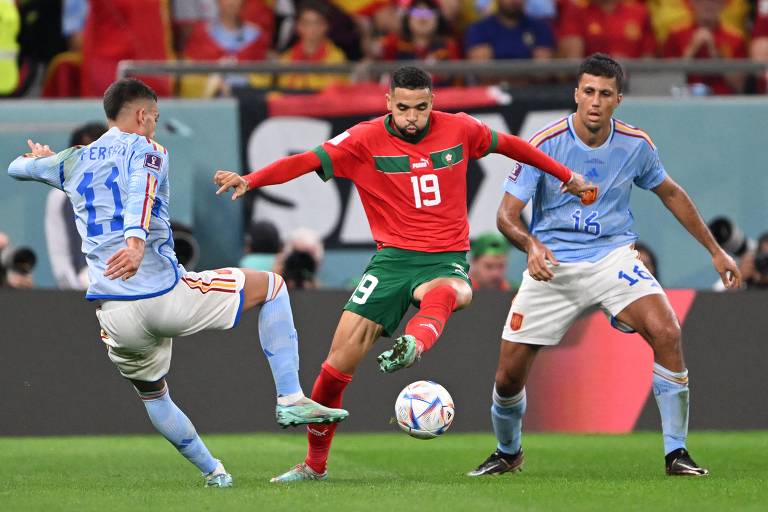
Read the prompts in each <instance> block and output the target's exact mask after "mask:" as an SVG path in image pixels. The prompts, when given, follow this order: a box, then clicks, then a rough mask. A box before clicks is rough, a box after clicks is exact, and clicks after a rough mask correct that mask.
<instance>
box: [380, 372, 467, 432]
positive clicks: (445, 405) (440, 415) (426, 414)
mask: <svg viewBox="0 0 768 512" xmlns="http://www.w3.org/2000/svg"><path fill="white" fill-rule="evenodd" d="M454 415H455V412H454V407H453V398H451V395H450V394H449V393H448V391H446V390H445V388H444V387H443V386H441V385H440V384H438V383H436V382H432V381H431V380H418V381H416V382H413V383H411V384H408V385H407V386H405V388H404V389H403V390H402V391H401V392H400V395H398V397H397V401H396V402H395V417H396V418H397V424H398V425H399V426H400V428H401V429H403V430H405V431H406V432H407V433H408V435H410V436H413V437H415V438H417V439H434V438H435V437H437V436H439V435H440V434H443V433H444V432H445V431H446V430H448V428H449V427H450V426H451V423H453V417H454Z"/></svg>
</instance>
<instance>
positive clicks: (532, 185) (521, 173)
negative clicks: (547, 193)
mask: <svg viewBox="0 0 768 512" xmlns="http://www.w3.org/2000/svg"><path fill="white" fill-rule="evenodd" d="M542 174H543V173H542V171H540V170H539V169H537V168H536V167H533V166H530V165H526V164H521V163H517V162H516V163H515V166H514V167H513V168H512V170H511V171H510V173H509V174H508V175H507V177H506V178H505V179H504V191H505V192H506V193H507V194H512V195H513V196H515V197H516V198H518V199H519V200H521V201H522V202H524V203H527V202H528V201H530V200H531V198H532V197H533V194H534V192H536V187H537V186H538V185H539V180H540V179H541V176H542Z"/></svg>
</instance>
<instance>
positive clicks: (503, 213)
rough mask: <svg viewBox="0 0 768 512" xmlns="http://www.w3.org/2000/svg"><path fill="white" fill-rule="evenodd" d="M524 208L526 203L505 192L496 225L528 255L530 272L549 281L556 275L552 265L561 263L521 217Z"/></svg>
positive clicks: (540, 278)
mask: <svg viewBox="0 0 768 512" xmlns="http://www.w3.org/2000/svg"><path fill="white" fill-rule="evenodd" d="M523 208H525V203H524V202H522V201H521V200H520V199H518V198H517V197H515V196H513V195H512V194H504V199H502V200H501V205H500V206H499V211H498V213H497V215H496V225H497V226H498V228H499V231H501V232H502V233H503V234H504V236H506V237H507V238H508V239H509V240H510V241H511V242H512V244H514V245H515V247H517V248H518V249H520V250H521V251H523V252H525V253H526V254H527V255H528V274H530V276H531V277H532V278H533V279H535V280H537V281H549V280H551V279H552V278H554V277H555V274H554V272H553V271H552V269H551V268H550V266H551V265H555V266H556V265H559V263H558V261H557V258H555V255H554V254H553V253H552V251H551V250H550V249H549V248H548V247H546V246H545V245H544V244H542V243H541V242H540V241H539V240H538V239H537V238H536V237H535V236H534V235H533V234H532V233H531V232H529V231H528V228H527V227H525V224H524V223H523V221H522V219H521V218H520V214H521V213H522V212H523Z"/></svg>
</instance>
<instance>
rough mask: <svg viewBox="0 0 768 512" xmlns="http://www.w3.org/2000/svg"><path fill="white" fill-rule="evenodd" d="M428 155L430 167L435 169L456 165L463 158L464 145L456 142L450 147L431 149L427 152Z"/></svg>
mask: <svg viewBox="0 0 768 512" xmlns="http://www.w3.org/2000/svg"><path fill="white" fill-rule="evenodd" d="M429 157H430V158H431V159H432V168H433V169H434V170H436V171H437V170H438V169H444V168H446V167H451V166H452V165H456V164H458V163H459V162H461V161H462V160H464V147H463V146H462V145H461V144H457V145H456V146H453V147H452V148H448V149H442V150H440V151H433V152H432V153H430V154H429Z"/></svg>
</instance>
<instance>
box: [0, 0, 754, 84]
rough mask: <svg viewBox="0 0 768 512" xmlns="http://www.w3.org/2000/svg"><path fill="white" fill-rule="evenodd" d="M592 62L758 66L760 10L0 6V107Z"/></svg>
mask: <svg viewBox="0 0 768 512" xmlns="http://www.w3.org/2000/svg"><path fill="white" fill-rule="evenodd" d="M594 52H604V53H608V54H610V55H612V56H613V57H615V58H619V59H621V58H685V59H698V58H722V59H731V58H748V57H751V58H753V59H756V60H762V61H768V0H60V1H53V0H0V94H3V95H13V96H30V95H31V96H44V97H76V96H85V97H90V96H101V94H102V93H103V91H104V90H105V88H106V86H107V85H108V84H109V83H110V82H111V81H112V80H113V79H114V78H115V74H116V70H117V66H118V62H120V61H121V60H125V59H134V60H157V61H170V60H184V61H227V62H232V63H234V62H242V61H274V62H286V63H297V62H302V63H318V64H323V63H326V64H335V63H343V62H366V61H395V60H412V59H421V60H430V61H439V60H459V59H468V60H472V61H492V60H493V59H533V60H547V59H554V58H560V57H566V58H581V57H584V56H586V55H589V54H591V53H594ZM361 78H362V77H355V76H354V75H352V76H348V75H339V74H329V73H315V74H287V73H286V74H280V75H277V76H273V75H264V74H250V75H249V74H231V75H225V76H221V75H215V74H214V75H205V76H185V77H183V78H181V79H178V80H176V79H173V78H171V77H167V78H166V77H157V76H155V77H154V78H153V79H150V80H149V82H150V83H151V85H152V86H153V87H154V88H155V89H156V90H157V91H158V93H160V94H161V95H163V96H170V95H179V96H184V97H203V96H216V95H225V94H227V93H228V92H229V91H230V90H231V88H232V87H236V86H250V87H255V88H267V89H279V90H284V91H317V90H321V89H324V88H326V87H330V86H333V85H334V84H344V83H348V82H350V81H355V80H359V79H361ZM365 78H366V79H370V78H371V77H365ZM438 78H440V77H438ZM539 80H541V79H539ZM549 80H556V78H552V79H549ZM438 81H442V82H443V83H444V84H445V83H448V84H452V85H462V81H466V79H465V78H461V79H459V78H457V79H451V78H447V79H444V80H438ZM530 82H533V81H529V83H530ZM689 82H690V83H695V84H701V87H698V89H697V91H699V93H703V94H733V93H765V91H766V85H765V84H766V81H765V76H761V74H759V73H758V74H756V75H748V74H743V73H741V74H740V73H733V74H727V75H725V76H706V77H700V76H691V77H689Z"/></svg>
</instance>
